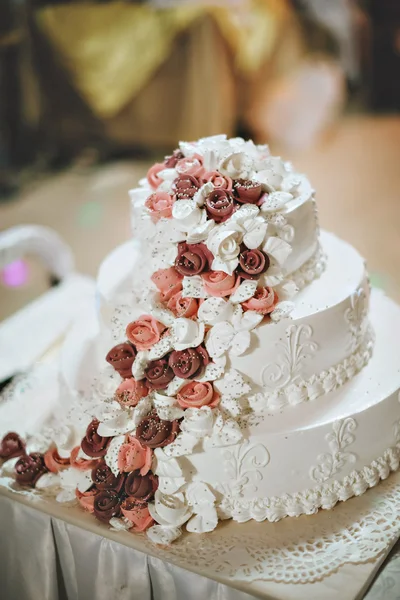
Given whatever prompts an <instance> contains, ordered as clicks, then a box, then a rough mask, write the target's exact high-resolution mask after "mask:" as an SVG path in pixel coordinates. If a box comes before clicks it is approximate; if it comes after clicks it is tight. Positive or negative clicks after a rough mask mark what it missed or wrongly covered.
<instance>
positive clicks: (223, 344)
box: [206, 321, 235, 358]
mask: <svg viewBox="0 0 400 600" xmlns="http://www.w3.org/2000/svg"><path fill="white" fill-rule="evenodd" d="M234 336H235V330H234V328H233V326H232V325H231V324H230V323H228V322H227V321H223V322H222V323H217V324H216V325H214V327H212V329H210V331H209V332H208V334H207V336H206V349H207V352H208V354H209V355H210V356H211V357H212V358H217V357H219V356H222V354H224V352H227V350H228V349H229V346H230V345H231V343H232V340H233V338H234Z"/></svg>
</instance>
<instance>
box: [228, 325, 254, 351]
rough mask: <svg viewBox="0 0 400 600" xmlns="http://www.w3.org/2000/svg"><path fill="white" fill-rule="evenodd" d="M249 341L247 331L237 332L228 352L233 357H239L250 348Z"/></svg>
mask: <svg viewBox="0 0 400 600" xmlns="http://www.w3.org/2000/svg"><path fill="white" fill-rule="evenodd" d="M250 339H251V338H250V332H249V331H238V333H236V335H235V336H234V338H233V340H232V342H231V347H230V351H231V352H232V354H234V355H235V356H240V355H241V354H243V353H244V352H246V350H247V349H248V347H249V346H250Z"/></svg>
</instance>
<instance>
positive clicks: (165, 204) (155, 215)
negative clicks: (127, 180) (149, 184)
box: [145, 192, 175, 223]
mask: <svg viewBox="0 0 400 600" xmlns="http://www.w3.org/2000/svg"><path fill="white" fill-rule="evenodd" d="M174 202H175V196H171V195H170V194H168V193H167V192H154V193H153V194H151V196H149V197H148V198H147V200H146V202H145V206H146V208H148V209H149V211H150V214H151V218H152V221H153V222H154V223H157V221H159V220H160V219H162V218H164V219H170V218H171V217H172V207H173V205H174Z"/></svg>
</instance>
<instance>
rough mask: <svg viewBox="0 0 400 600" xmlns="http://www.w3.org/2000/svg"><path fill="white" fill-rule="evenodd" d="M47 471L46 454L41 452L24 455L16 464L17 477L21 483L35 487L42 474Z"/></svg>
mask: <svg viewBox="0 0 400 600" xmlns="http://www.w3.org/2000/svg"><path fill="white" fill-rule="evenodd" d="M45 473H47V467H46V465H45V463H44V456H43V454H40V453H39V452H32V454H29V455H25V456H22V457H21V458H20V459H19V461H18V462H17V464H16V465H15V474H16V475H15V479H16V481H17V483H19V484H20V485H26V486H29V487H35V485H36V483H37V481H38V480H39V479H40V477H41V476H42V475H44V474H45Z"/></svg>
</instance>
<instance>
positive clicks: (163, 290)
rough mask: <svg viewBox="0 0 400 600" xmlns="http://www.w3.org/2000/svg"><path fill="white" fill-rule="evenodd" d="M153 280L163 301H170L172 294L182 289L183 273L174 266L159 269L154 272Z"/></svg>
mask: <svg viewBox="0 0 400 600" xmlns="http://www.w3.org/2000/svg"><path fill="white" fill-rule="evenodd" d="M151 280H152V282H153V283H154V284H155V285H156V286H157V288H158V290H159V292H160V294H161V300H162V301H163V302H168V301H169V300H170V299H171V298H172V296H175V294H177V293H178V292H180V291H182V280H183V275H181V274H180V273H178V271H177V270H176V269H174V267H170V268H169V269H159V270H158V271H156V272H155V273H153V275H152V276H151Z"/></svg>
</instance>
